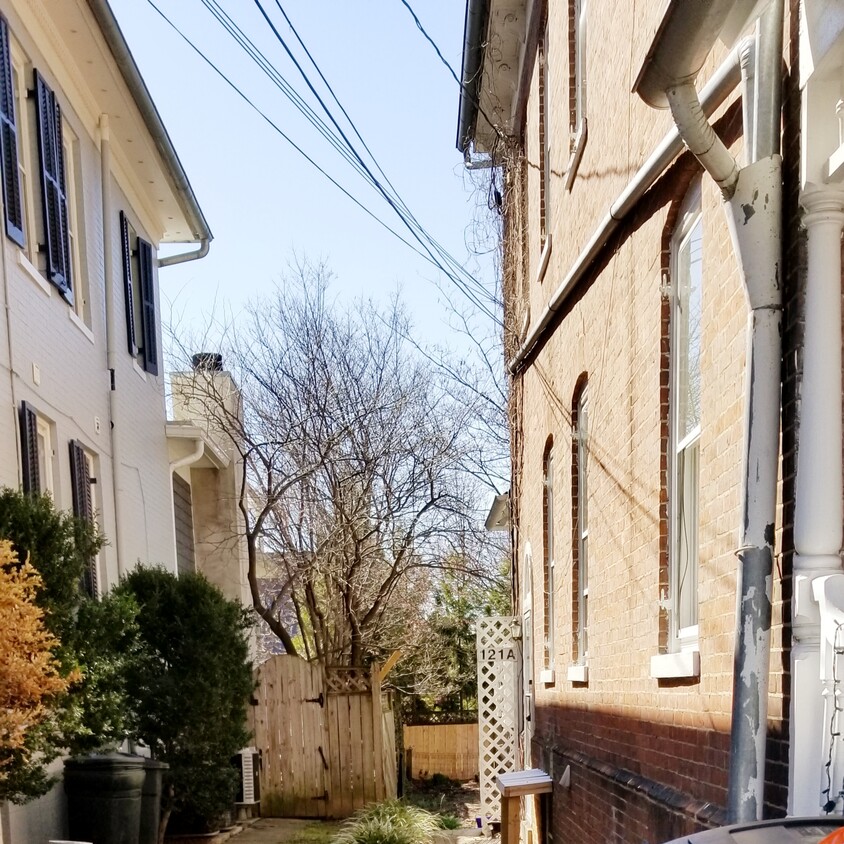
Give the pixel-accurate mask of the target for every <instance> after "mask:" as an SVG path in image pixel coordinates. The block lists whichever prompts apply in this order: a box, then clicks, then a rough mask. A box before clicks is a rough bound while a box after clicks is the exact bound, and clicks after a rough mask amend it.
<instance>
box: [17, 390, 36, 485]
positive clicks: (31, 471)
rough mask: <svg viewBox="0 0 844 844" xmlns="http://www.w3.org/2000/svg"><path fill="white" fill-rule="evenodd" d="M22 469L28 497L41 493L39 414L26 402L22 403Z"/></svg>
mask: <svg viewBox="0 0 844 844" xmlns="http://www.w3.org/2000/svg"><path fill="white" fill-rule="evenodd" d="M20 426H21V468H22V470H23V472H22V479H23V491H24V493H25V494H26V495H38V494H39V493H40V492H41V473H40V472H39V471H38V414H37V413H36V412H35V411H34V410H33V409H32V407H31V406H30V405H29V404H27V403H26V402H25V401H23V402H21V409H20Z"/></svg>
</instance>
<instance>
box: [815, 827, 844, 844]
mask: <svg viewBox="0 0 844 844" xmlns="http://www.w3.org/2000/svg"><path fill="white" fill-rule="evenodd" d="M818 844H844V826H841V827H839V828H838V829H836V830H835V831H834V832H830V833H829V835H827V836H825V837H824V838H821V840H820V841H819V842H818Z"/></svg>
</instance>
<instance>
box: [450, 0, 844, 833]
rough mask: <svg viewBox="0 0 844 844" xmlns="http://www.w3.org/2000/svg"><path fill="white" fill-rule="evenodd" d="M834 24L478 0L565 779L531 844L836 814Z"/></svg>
mask: <svg viewBox="0 0 844 844" xmlns="http://www.w3.org/2000/svg"><path fill="white" fill-rule="evenodd" d="M842 33H844V13H842V11H841V9H840V4H836V3H832V2H824V0H804V2H801V3H798V2H796V0H793V2H785V3H778V2H771V3H767V2H752V0H751V1H750V2H741V0H739V2H732V0H725V1H724V2H721V0H700V2H696V3H695V4H688V3H686V4H683V3H681V2H678V0H672V2H668V3H655V2H652V3H644V4H625V3H615V4H610V3H608V2H605V0H533V2H531V0H488V2H481V0H468V3H467V13H466V29H465V37H464V53H463V80H464V88H463V93H462V95H461V100H460V115H459V128H458V138H457V143H458V148H459V149H460V151H461V152H463V153H464V156H465V159H466V162H467V166H470V167H472V168H478V167H483V166H491V165H494V166H496V167H500V168H501V170H500V171H499V170H495V171H494V172H496V173H498V172H501V173H502V179H503V184H504V191H503V205H502V216H503V230H504V237H503V290H504V321H505V329H504V340H505V360H506V365H507V368H508V372H509V377H510V402H511V406H510V423H511V434H512V486H511V513H512V516H511V531H512V538H513V558H514V596H515V598H514V600H515V603H514V610H515V612H516V613H517V615H519V616H520V617H521V620H522V640H523V643H524V655H523V659H524V677H525V688H524V692H525V695H524V706H523V716H522V717H523V721H522V749H521V754H522V764H523V765H524V767H527V768H530V767H535V768H541V769H543V770H545V771H547V772H548V773H549V774H551V776H552V778H553V780H554V789H553V793H552V794H551V796H550V798H549V799H548V813H547V815H545V816H544V819H543V816H542V814H541V813H540V812H539V811H538V809H537V806H538V804H534V803H533V802H532V801H527V811H526V812H525V815H526V818H525V819H524V823H523V836H524V837H525V840H533V837H534V836H536V835H544V836H546V837H547V839H548V840H556V841H558V842H559V841H564V840H565V841H576V842H592V841H594V842H598V841H607V840H617V841H630V842H634V841H635V842H641V841H646V842H651V844H655V842H659V841H664V840H667V839H670V838H673V837H675V836H679V835H681V834H683V833H686V832H690V831H693V830H696V829H701V828H706V827H709V826H714V825H718V824H722V823H725V822H727V821H728V820H748V819H752V818H755V817H762V816H765V817H770V816H778V815H783V814H785V813H789V814H801V815H817V814H821V813H822V812H823V811H824V810H825V809H826V810H831V811H835V812H839V813H840V812H841V810H842V802H841V794H840V790H841V788H840V783H841V779H842V774H844V768H842V746H841V741H840V738H839V737H833V738H830V734H831V733H835V732H836V729H835V725H836V723H837V721H836V719H837V718H838V713H837V706H838V705H837V704H829V703H825V702H824V701H825V700H826V701H833V700H835V699H836V697H835V695H834V694H829V693H830V692H835V691H837V684H838V681H837V679H836V678H837V677H839V676H844V671H842V666H840V665H837V660H838V656H837V655H836V648H837V647H838V646H839V645H841V644H844V635H838V631H839V626H838V625H839V622H840V621H844V613H842V612H841V607H842V605H844V601H842V597H841V595H842V594H844V590H842V588H841V583H842V580H844V578H842V572H841V558H840V549H841V545H842V521H844V508H843V507H842V459H841V455H842V447H844V443H842V429H841V415H842V377H841V376H842V369H841V357H840V349H841V342H842V334H841V254H840V251H841V247H840V240H841V230H842V224H844V213H842V212H844V193H842V192H841V191H840V190H839V189H838V187H837V184H838V182H840V180H841V178H842V176H843V175H844V171H842V169H841V168H842V161H844V146H842V143H843V142H844V136H842V130H841V127H840V126H839V123H838V115H839V114H840V111H841V105H840V102H839V98H840V96H841V70H840V55H841V50H842V49H844V37H842ZM836 108H837V111H836ZM704 116H705V119H704ZM710 127H711V128H710ZM689 150H692V151H693V152H694V155H693V154H692V152H690V151H689ZM780 153H781V155H780ZM830 445H831V446H832V447H831V449H830ZM839 590H841V591H840V592H839ZM836 637H837V639H840V640H841V641H837V640H836ZM530 643H532V644H530ZM825 693H826V694H825ZM762 766H764V776H761V775H760V774H761V768H762Z"/></svg>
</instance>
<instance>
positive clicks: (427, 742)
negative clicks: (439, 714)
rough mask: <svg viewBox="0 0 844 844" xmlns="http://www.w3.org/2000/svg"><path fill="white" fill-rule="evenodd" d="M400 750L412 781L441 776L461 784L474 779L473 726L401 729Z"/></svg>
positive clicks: (476, 768) (475, 727) (476, 769)
mask: <svg viewBox="0 0 844 844" xmlns="http://www.w3.org/2000/svg"><path fill="white" fill-rule="evenodd" d="M404 747H405V753H406V754H407V755H408V757H409V759H410V760H411V765H412V768H411V776H412V777H413V779H421V778H425V777H430V776H431V775H433V774H443V775H445V776H447V777H451V779H454V780H461V781H463V782H465V781H466V780H471V779H474V778H475V777H477V776H478V773H479V770H480V769H479V766H478V725H477V724H424V725H422V726H415V727H405V728H404ZM410 751H412V752H410Z"/></svg>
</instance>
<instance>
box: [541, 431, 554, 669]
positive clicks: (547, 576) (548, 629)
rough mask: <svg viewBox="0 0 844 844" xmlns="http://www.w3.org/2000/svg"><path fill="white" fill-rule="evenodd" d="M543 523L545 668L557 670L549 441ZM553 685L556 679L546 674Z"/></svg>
mask: <svg viewBox="0 0 844 844" xmlns="http://www.w3.org/2000/svg"><path fill="white" fill-rule="evenodd" d="M542 502H543V504H542V521H543V531H542V533H543V554H542V573H543V593H544V595H543V630H544V649H543V650H544V655H543V661H542V662H543V668H544V669H545V670H546V671H553V670H554V452H553V442H552V440H550V439H549V440H548V444H547V445H546V446H545V456H544V457H543V460H542ZM546 678H547V679H548V680H549V681H551V682H553V677H551V676H549V675H546Z"/></svg>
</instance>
